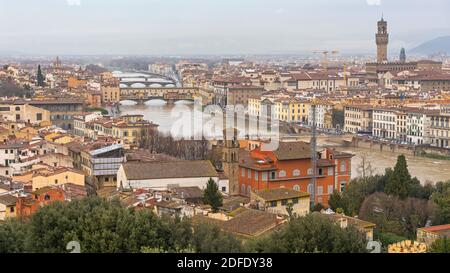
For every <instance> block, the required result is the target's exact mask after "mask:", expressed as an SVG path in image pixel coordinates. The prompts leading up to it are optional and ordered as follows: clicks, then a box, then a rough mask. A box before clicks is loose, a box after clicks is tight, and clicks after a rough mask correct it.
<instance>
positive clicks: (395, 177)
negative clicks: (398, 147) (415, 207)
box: [384, 155, 412, 199]
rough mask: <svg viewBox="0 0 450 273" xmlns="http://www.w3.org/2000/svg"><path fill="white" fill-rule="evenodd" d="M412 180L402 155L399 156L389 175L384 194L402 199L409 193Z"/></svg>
mask: <svg viewBox="0 0 450 273" xmlns="http://www.w3.org/2000/svg"><path fill="white" fill-rule="evenodd" d="M411 186H412V179H411V175H410V174H409V171H408V165H407V163H406V158H405V156H404V155H399V156H398V158H397V164H395V167H394V171H393V172H392V173H391V174H390V175H389V178H388V180H387V183H386V187H385V189H384V190H385V192H386V193H387V194H392V195H396V196H398V197H400V198H402V199H404V198H406V197H408V196H409V194H410V192H411Z"/></svg>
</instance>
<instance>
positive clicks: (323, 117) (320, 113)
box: [308, 104, 333, 129]
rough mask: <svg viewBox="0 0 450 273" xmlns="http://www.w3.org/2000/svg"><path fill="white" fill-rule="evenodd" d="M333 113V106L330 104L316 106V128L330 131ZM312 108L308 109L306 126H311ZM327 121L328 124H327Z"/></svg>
mask: <svg viewBox="0 0 450 273" xmlns="http://www.w3.org/2000/svg"><path fill="white" fill-rule="evenodd" d="M332 111H333V105H331V104H317V105H316V127H317V128H319V129H330V126H331V125H332V124H331V115H332ZM313 116H314V114H313V107H310V108H309V113H308V125H309V126H312V125H313V120H314V118H313ZM327 119H328V121H329V122H327Z"/></svg>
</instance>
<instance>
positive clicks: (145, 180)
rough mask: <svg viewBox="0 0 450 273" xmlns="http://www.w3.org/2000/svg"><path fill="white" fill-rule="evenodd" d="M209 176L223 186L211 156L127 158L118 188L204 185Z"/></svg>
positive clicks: (154, 188) (203, 186) (119, 171)
mask: <svg viewBox="0 0 450 273" xmlns="http://www.w3.org/2000/svg"><path fill="white" fill-rule="evenodd" d="M210 178H212V179H213V180H214V182H216V183H217V186H218V187H219V186H221V187H223V185H219V175H218V173H217V172H216V170H215V168H214V167H213V165H212V164H211V162H210V161H208V160H190V161H155V162H128V163H124V164H122V165H121V166H120V168H119V170H118V172H117V188H119V189H130V188H144V189H153V190H166V189H168V188H171V187H199V188H200V189H204V188H205V187H206V184H207V183H208V180H209V179H210ZM219 190H221V189H220V188H219ZM226 190H227V191H228V189H226Z"/></svg>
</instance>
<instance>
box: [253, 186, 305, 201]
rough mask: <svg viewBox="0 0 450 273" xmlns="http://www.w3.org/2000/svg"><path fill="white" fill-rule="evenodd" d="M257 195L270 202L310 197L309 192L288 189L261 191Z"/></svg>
mask: <svg viewBox="0 0 450 273" xmlns="http://www.w3.org/2000/svg"><path fill="white" fill-rule="evenodd" d="M255 194H256V195H257V196H259V197H261V198H262V199H264V200H265V201H268V202H270V201H276V200H284V199H292V198H302V197H309V193H307V192H301V191H294V190H293V189H288V188H279V189H266V190H260V191H257V192H255Z"/></svg>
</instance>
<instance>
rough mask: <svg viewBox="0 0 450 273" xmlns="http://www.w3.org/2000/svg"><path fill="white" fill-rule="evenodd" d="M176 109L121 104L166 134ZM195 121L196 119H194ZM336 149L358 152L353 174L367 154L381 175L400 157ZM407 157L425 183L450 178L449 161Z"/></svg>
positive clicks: (154, 103)
mask: <svg viewBox="0 0 450 273" xmlns="http://www.w3.org/2000/svg"><path fill="white" fill-rule="evenodd" d="M180 104H181V105H183V106H185V107H186V108H187V109H192V108H193V105H192V104H190V103H188V102H184V101H180V102H178V103H177V104H176V105H178V106H180ZM173 108H174V105H168V104H166V103H165V102H164V101H159V100H155V101H150V102H147V103H146V104H145V105H134V103H132V102H129V103H127V102H124V103H123V104H122V105H121V106H120V110H121V114H123V115H124V114H143V115H144V118H145V119H147V120H149V121H153V122H154V123H156V124H159V129H160V130H161V131H162V132H166V133H169V132H171V130H173V125H174V124H176V123H178V124H180V115H177V113H176V111H175V112H174V113H173V111H172V110H173ZM184 118H185V117H183V119H184ZM194 120H196V119H195V118H194ZM196 121H198V120H196ZM184 122H185V121H183V120H182V121H181V123H184ZM199 123H200V122H199ZM218 132H220V131H218ZM337 150H340V151H346V152H350V153H353V154H355V155H356V156H354V157H353V159H352V177H357V176H359V173H358V170H357V169H358V166H359V165H360V162H361V156H360V155H363V154H364V155H365V156H366V160H367V161H370V162H371V164H372V167H373V168H374V170H375V173H380V174H381V173H384V170H385V169H386V168H388V167H393V166H394V165H395V162H396V160H397V156H398V154H393V153H390V152H379V151H376V150H369V149H364V148H347V147H339V148H337ZM406 158H407V160H408V168H409V171H410V173H411V175H412V176H416V177H417V178H418V179H419V180H420V181H421V182H422V183H425V182H426V181H432V182H438V181H443V180H450V161H447V160H436V159H428V158H422V157H414V156H409V155H406Z"/></svg>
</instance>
